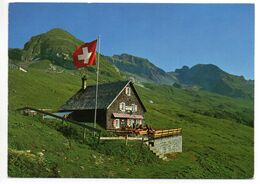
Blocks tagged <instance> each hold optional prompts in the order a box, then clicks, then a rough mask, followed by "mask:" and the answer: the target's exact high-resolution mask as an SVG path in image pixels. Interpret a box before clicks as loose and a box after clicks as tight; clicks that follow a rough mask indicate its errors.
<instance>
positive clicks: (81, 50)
mask: <svg viewBox="0 0 260 184" xmlns="http://www.w3.org/2000/svg"><path fill="white" fill-rule="evenodd" d="M96 45H97V40H94V41H92V42H89V43H85V44H83V45H81V46H79V47H77V48H76V50H75V51H74V53H73V55H72V57H73V61H74V65H75V67H76V68H81V67H87V66H89V65H95V64H96V62H95V61H96Z"/></svg>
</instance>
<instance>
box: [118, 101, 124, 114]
mask: <svg viewBox="0 0 260 184" xmlns="http://www.w3.org/2000/svg"><path fill="white" fill-rule="evenodd" d="M119 109H120V110H121V111H123V112H125V102H121V103H120V104H119Z"/></svg>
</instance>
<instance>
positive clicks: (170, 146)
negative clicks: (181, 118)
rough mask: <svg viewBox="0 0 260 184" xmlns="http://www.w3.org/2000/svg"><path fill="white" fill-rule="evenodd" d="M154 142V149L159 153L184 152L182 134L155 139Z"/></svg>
mask: <svg viewBox="0 0 260 184" xmlns="http://www.w3.org/2000/svg"><path fill="white" fill-rule="evenodd" d="M153 144H154V146H153V149H154V150H156V152H157V153H159V154H167V153H174V152H182V136H181V135H177V136H172V137H163V138H159V139H155V140H154V143H153Z"/></svg>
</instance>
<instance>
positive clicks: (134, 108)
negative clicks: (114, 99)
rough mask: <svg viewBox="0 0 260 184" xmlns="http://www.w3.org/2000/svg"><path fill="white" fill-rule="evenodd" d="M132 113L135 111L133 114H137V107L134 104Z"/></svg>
mask: <svg viewBox="0 0 260 184" xmlns="http://www.w3.org/2000/svg"><path fill="white" fill-rule="evenodd" d="M132 111H133V112H137V105H135V104H132Z"/></svg>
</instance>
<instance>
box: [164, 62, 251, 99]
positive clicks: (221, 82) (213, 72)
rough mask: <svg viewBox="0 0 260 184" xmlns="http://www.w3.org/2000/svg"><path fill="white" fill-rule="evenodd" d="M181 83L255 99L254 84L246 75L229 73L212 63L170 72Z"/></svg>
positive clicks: (228, 94) (223, 93)
mask: <svg viewBox="0 0 260 184" xmlns="http://www.w3.org/2000/svg"><path fill="white" fill-rule="evenodd" d="M169 74H170V75H172V76H174V77H176V78H177V79H178V81H179V83H181V84H185V85H196V86H199V87H202V88H203V89H204V90H207V91H210V92H214V93H218V94H221V95H225V96H231V97H241V98H250V99H253V92H254V85H253V82H252V81H247V80H245V79H244V77H242V76H241V77H239V76H235V75H231V74H228V73H227V72H224V71H223V70H221V69H220V68H218V67H217V66H215V65H212V64H198V65H195V66H193V67H191V68H189V67H187V66H184V67H183V68H182V69H176V70H175V71H174V72H170V73H169Z"/></svg>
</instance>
